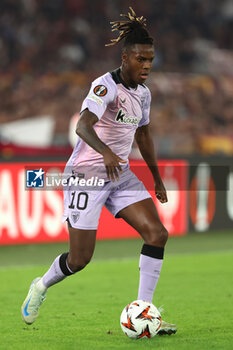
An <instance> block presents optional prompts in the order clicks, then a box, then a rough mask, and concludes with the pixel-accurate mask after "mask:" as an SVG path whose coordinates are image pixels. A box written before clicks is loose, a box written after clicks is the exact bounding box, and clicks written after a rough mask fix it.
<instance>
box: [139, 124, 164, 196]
mask: <svg viewBox="0 0 233 350" xmlns="http://www.w3.org/2000/svg"><path fill="white" fill-rule="evenodd" d="M135 140H136V142H137V144H138V147H139V150H140V152H141V155H142V157H143V159H144V160H145V162H146V164H147V165H148V167H149V169H150V171H151V173H152V175H153V178H154V182H155V195H156V197H157V199H158V200H159V201H160V202H161V203H166V202H167V192H166V189H165V187H164V184H163V181H162V179H161V176H160V174H159V169H158V166H157V160H156V155H155V150H154V143H153V140H152V137H151V133H150V128H149V124H147V125H144V126H141V127H139V128H137V130H136V134H135Z"/></svg>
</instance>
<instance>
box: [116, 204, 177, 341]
mask: <svg viewBox="0 0 233 350" xmlns="http://www.w3.org/2000/svg"><path fill="white" fill-rule="evenodd" d="M118 216H119V217H121V218H123V219H124V220H125V221H126V222H127V223H128V224H129V225H131V226H132V227H133V228H134V229H135V230H137V231H138V232H139V233H140V235H141V236H142V238H143V239H144V245H143V247H142V250H141V255H140V262H139V269H140V281H139V289H138V297H137V299H142V300H148V301H150V302H152V299H153V295H154V291H155V288H156V285H157V282H158V279H159V276H160V271H161V268H162V263H163V254H164V246H165V244H166V242H167V238H168V232H167V230H166V229H165V227H164V226H163V224H162V222H161V221H160V218H159V215H158V213H157V210H156V207H155V204H154V202H153V200H152V199H151V198H147V199H145V200H142V201H139V202H136V203H133V204H131V205H129V206H128V207H126V208H124V209H122V210H121V211H120V212H119V213H118ZM176 331H177V327H176V325H174V324H171V323H167V322H165V321H164V320H163V321H162V323H161V327H160V330H159V332H158V334H159V335H163V334H169V335H170V334H173V333H176Z"/></svg>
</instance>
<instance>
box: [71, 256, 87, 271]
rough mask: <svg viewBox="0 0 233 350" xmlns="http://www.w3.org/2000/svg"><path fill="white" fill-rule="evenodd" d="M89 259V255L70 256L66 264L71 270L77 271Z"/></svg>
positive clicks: (82, 267)
mask: <svg viewBox="0 0 233 350" xmlns="http://www.w3.org/2000/svg"><path fill="white" fill-rule="evenodd" d="M90 261H91V256H89V255H83V256H79V257H77V258H76V257H74V258H72V257H71V258H70V259H68V265H69V268H70V269H71V271H73V272H78V271H81V270H83V269H84V268H85V267H86V266H87V264H88V263H89V262H90Z"/></svg>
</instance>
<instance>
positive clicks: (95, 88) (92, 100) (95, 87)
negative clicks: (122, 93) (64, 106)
mask: <svg viewBox="0 0 233 350" xmlns="http://www.w3.org/2000/svg"><path fill="white" fill-rule="evenodd" d="M116 96H117V86H116V83H115V82H114V80H113V79H112V76H111V74H110V73H107V74H105V75H103V76H101V77H99V78H97V79H96V80H94V81H93V83H92V84H91V88H90V91H89V93H88V95H87V97H86V98H85V100H84V101H83V104H82V107H81V112H82V111H84V110H85V109H86V108H88V109H89V111H90V112H92V113H94V114H95V115H96V116H97V117H98V118H99V119H100V118H101V117H102V115H103V114H104V112H105V110H106V108H107V105H108V104H110V103H111V102H113V101H114V100H115V98H116Z"/></svg>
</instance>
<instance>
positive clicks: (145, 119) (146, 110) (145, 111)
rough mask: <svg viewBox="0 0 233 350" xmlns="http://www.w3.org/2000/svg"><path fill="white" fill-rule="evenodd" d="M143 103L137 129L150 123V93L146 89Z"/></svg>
mask: <svg viewBox="0 0 233 350" xmlns="http://www.w3.org/2000/svg"><path fill="white" fill-rule="evenodd" d="M146 89H147V95H146V98H145V102H144V104H143V106H142V119H141V120H140V122H139V124H138V127H139V128H140V127H141V126H145V125H147V124H149V122H150V104H151V93H150V90H149V89H148V88H146Z"/></svg>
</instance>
